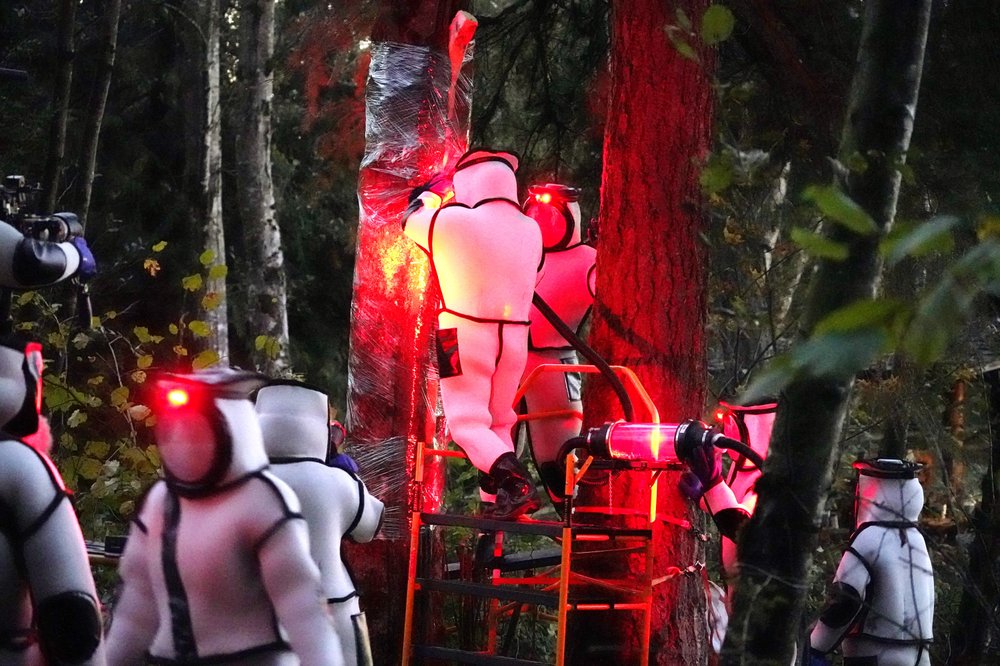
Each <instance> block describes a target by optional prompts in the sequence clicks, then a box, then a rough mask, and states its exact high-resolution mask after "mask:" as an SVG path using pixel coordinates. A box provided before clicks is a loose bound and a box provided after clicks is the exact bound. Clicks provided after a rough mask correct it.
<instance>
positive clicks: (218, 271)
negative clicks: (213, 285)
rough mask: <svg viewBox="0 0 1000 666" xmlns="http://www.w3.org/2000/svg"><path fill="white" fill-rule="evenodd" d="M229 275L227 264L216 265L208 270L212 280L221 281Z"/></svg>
mask: <svg viewBox="0 0 1000 666" xmlns="http://www.w3.org/2000/svg"><path fill="white" fill-rule="evenodd" d="M227 275H229V267H228V266H226V265H225V264H216V265H215V266H212V267H211V268H210V269H208V277H209V279H212V280H221V279H222V278H224V277H226V276H227Z"/></svg>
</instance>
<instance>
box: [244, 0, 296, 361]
mask: <svg viewBox="0 0 1000 666" xmlns="http://www.w3.org/2000/svg"><path fill="white" fill-rule="evenodd" d="M239 21H240V31H239V34H240V37H239V40H240V56H239V65H238V66H237V71H236V78H237V86H238V89H239V90H240V91H241V92H240V95H239V107H238V111H237V114H236V115H237V118H236V122H235V123H234V125H235V128H236V182H237V188H238V189H239V196H238V197H237V199H238V200H239V208H240V218H241V221H242V226H243V233H244V237H245V239H246V247H247V254H248V263H249V268H250V271H249V274H248V275H247V285H248V295H247V313H248V316H249V323H250V332H251V334H252V335H253V336H254V338H255V344H254V348H253V350H252V355H253V359H254V364H255V365H256V366H257V368H258V369H259V370H261V371H262V372H264V373H266V374H269V375H272V376H273V375H279V374H281V373H282V372H284V371H286V370H287V369H288V367H289V358H288V309H287V308H288V301H287V296H286V292H285V284H286V278H285V257H284V253H283V252H282V250H281V229H280V228H279V227H278V220H277V218H276V217H275V203H274V180H273V179H272V177H271V105H272V102H273V100H274V70H273V62H272V59H273V57H274V0H249V1H247V2H242V3H241V4H240V9H239ZM262 336H263V337H262Z"/></svg>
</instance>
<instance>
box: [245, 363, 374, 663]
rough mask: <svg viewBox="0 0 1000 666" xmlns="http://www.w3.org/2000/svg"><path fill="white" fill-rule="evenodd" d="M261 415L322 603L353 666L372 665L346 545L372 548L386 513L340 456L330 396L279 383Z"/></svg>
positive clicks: (264, 395) (271, 386)
mask: <svg viewBox="0 0 1000 666" xmlns="http://www.w3.org/2000/svg"><path fill="white" fill-rule="evenodd" d="M255 409H256V411H257V416H258V418H259V419H260V428H261V431H262V432H263V434H264V448H265V449H266V450H267V455H268V458H269V459H270V461H271V470H272V472H273V473H274V475H275V476H277V477H278V478H280V479H281V480H282V481H284V482H285V483H287V484H288V485H289V486H290V487H291V488H292V490H294V491H295V494H296V495H297V496H298V498H299V501H300V502H301V503H302V515H303V516H305V519H306V525H308V526H309V549H310V552H312V556H313V560H314V561H315V562H316V565H317V566H318V567H319V572H320V580H321V583H322V590H323V597H324V598H325V599H326V604H327V608H328V609H329V611H330V617H331V619H332V620H333V628H334V630H335V631H336V632H337V636H338V637H339V638H340V645H341V647H342V648H343V650H344V660H345V662H346V663H347V665H348V666H366V665H370V664H371V663H372V653H371V645H370V643H369V640H368V625H367V622H366V620H365V614H364V613H363V612H362V611H361V604H360V601H359V598H358V592H357V589H356V588H355V586H354V581H353V580H352V578H351V573H350V571H348V569H347V564H346V563H345V562H344V560H343V559H342V557H341V552H340V551H341V544H342V543H343V541H344V540H350V541H355V542H358V543H366V542H368V541H371V540H372V539H374V538H375V535H376V534H377V533H378V530H379V527H380V526H381V525H382V512H383V509H384V506H383V504H382V502H381V501H379V500H378V499H377V498H375V497H374V496H372V494H371V493H369V492H368V489H367V488H365V484H364V483H363V482H362V481H361V477H359V476H358V467H357V465H356V464H355V463H354V461H353V460H352V459H351V458H350V457H349V456H347V454H345V453H341V452H338V451H337V448H336V443H337V442H339V441H342V435H343V431H342V430H340V428H341V427H342V426H340V424H339V423H336V422H333V423H331V422H330V418H329V415H330V407H329V399H328V398H327V395H326V393H324V392H323V391H320V390H319V389H316V388H313V387H311V386H309V385H307V384H303V383H301V382H296V381H293V380H274V381H271V382H269V383H268V384H267V385H266V386H264V387H262V388H261V389H260V390H259V391H257V397H256V400H255Z"/></svg>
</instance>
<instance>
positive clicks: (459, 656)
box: [413, 645, 548, 666]
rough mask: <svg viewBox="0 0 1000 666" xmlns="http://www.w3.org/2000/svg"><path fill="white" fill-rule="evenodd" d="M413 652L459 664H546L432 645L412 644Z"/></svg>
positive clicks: (544, 663)
mask: <svg viewBox="0 0 1000 666" xmlns="http://www.w3.org/2000/svg"><path fill="white" fill-rule="evenodd" d="M413 654H414V656H417V657H426V658H428V659H441V660H444V661H450V662H456V663H460V664H494V665H496V666H548V665H547V664H546V662H544V661H532V660H530V659H518V658H516V657H501V656H498V655H495V654H486V653H484V652H469V651H466V650H455V649H452V648H444V647H435V646H433V645H414V646H413Z"/></svg>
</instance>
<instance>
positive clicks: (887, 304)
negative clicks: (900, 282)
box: [815, 299, 909, 335]
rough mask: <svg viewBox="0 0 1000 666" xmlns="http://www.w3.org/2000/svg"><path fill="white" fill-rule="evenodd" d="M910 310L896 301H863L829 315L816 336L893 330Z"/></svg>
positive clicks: (817, 328)
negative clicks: (864, 330)
mask: <svg viewBox="0 0 1000 666" xmlns="http://www.w3.org/2000/svg"><path fill="white" fill-rule="evenodd" d="M908 309H909V308H908V307H907V306H906V304H905V303H903V302H902V301H899V300H895V299H880V300H863V301H856V302H854V303H851V304H850V305H847V306H844V307H842V308H840V309H838V310H835V311H834V312H832V313H830V314H829V315H827V316H826V317H825V318H823V320H822V321H820V322H819V323H818V324H817V325H816V331H815V333H816V335H823V334H827V333H847V332H850V331H860V330H863V329H873V328H883V329H892V328H893V324H894V322H895V319H896V318H897V317H898V316H899V315H900V314H901V313H905V312H906V311H907V310H908Z"/></svg>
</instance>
